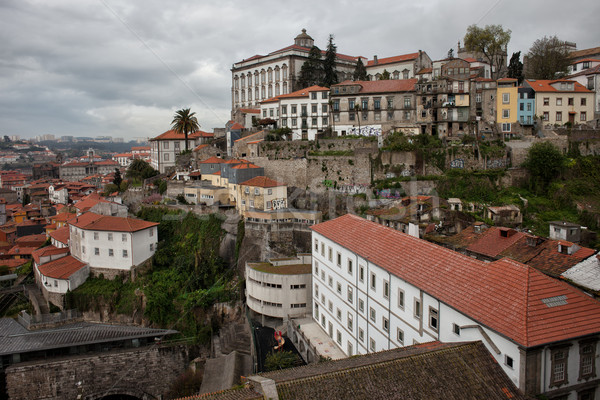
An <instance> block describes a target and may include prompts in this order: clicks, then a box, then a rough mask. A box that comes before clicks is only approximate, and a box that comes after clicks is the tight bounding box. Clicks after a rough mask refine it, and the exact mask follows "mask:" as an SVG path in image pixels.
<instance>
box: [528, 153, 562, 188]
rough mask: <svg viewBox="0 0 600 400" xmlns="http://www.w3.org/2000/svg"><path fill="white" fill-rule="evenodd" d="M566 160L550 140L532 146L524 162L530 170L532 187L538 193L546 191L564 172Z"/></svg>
mask: <svg viewBox="0 0 600 400" xmlns="http://www.w3.org/2000/svg"><path fill="white" fill-rule="evenodd" d="M564 161H565V157H564V156H563V155H562V153H561V152H560V150H559V149H558V148H557V147H556V146H554V145H553V144H552V143H550V142H539V143H535V144H534V145H533V146H531V147H530V148H529V151H528V152H527V158H526V159H525V162H524V163H523V166H524V167H525V168H526V169H527V171H528V172H529V177H530V187H531V188H532V189H533V190H535V191H537V192H538V193H546V192H547V190H548V187H549V185H550V183H551V182H552V181H553V180H554V179H556V178H558V177H559V175H560V173H561V172H562V170H563V167H564Z"/></svg>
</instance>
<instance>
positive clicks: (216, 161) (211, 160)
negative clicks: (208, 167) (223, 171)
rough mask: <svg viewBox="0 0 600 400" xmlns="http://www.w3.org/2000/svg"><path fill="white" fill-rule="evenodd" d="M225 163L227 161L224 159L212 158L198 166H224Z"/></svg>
mask: <svg viewBox="0 0 600 400" xmlns="http://www.w3.org/2000/svg"><path fill="white" fill-rule="evenodd" d="M224 162H225V160H223V159H222V158H219V157H215V156H212V157H210V158H207V159H206V160H204V161H200V162H199V163H198V164H223V163H224Z"/></svg>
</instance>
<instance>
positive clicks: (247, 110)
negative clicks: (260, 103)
mask: <svg viewBox="0 0 600 400" xmlns="http://www.w3.org/2000/svg"><path fill="white" fill-rule="evenodd" d="M240 111H241V112H243V113H246V114H260V109H259V108H240Z"/></svg>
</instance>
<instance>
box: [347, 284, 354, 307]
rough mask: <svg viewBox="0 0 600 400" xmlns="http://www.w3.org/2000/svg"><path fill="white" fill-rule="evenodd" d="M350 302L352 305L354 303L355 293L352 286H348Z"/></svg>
mask: <svg viewBox="0 0 600 400" xmlns="http://www.w3.org/2000/svg"><path fill="white" fill-rule="evenodd" d="M348 301H349V302H350V303H352V302H353V301H354V292H353V290H352V286H348Z"/></svg>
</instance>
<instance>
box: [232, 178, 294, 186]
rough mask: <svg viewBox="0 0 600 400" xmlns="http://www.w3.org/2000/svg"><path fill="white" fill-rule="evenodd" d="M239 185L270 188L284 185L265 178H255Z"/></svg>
mask: <svg viewBox="0 0 600 400" xmlns="http://www.w3.org/2000/svg"><path fill="white" fill-rule="evenodd" d="M240 185H245V186H257V187H262V188H271V187H277V186H285V183H281V182H277V181H274V180H273V179H271V178H267V177H266V176H255V177H254V178H252V179H249V180H247V181H246V182H242V183H240Z"/></svg>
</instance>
